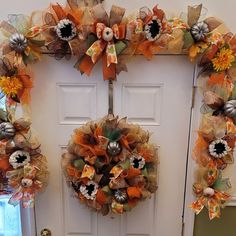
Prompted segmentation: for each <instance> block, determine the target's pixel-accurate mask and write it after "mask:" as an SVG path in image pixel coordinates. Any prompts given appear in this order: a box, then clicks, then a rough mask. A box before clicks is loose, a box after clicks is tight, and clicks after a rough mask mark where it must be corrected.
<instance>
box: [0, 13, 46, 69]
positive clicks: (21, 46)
mask: <svg viewBox="0 0 236 236" xmlns="http://www.w3.org/2000/svg"><path fill="white" fill-rule="evenodd" d="M33 18H34V14H32V16H31V17H27V16H24V15H9V18H8V21H2V22H1V24H0V31H1V33H2V35H3V37H4V38H5V39H4V41H3V43H2V46H1V48H2V53H3V55H10V54H12V53H13V54H14V63H15V64H16V65H21V64H22V62H23V63H24V65H28V64H30V63H34V62H36V61H38V60H39V59H40V54H41V53H40V52H41V49H42V47H43V46H44V44H45V41H44V39H43V38H42V35H41V33H42V31H43V30H44V28H43V27H41V26H37V25H35V22H34V19H33Z"/></svg>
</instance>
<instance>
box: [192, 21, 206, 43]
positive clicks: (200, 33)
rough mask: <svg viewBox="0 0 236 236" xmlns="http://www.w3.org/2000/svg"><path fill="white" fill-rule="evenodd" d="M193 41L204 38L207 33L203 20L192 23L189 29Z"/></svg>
mask: <svg viewBox="0 0 236 236" xmlns="http://www.w3.org/2000/svg"><path fill="white" fill-rule="evenodd" d="M190 32H191V34H192V36H193V38H194V40H195V41H201V40H204V39H205V37H206V35H207V34H208V33H209V28H208V25H207V24H206V23H205V22H203V21H202V22H198V23H196V24H194V25H193V26H192V28H191V30H190Z"/></svg>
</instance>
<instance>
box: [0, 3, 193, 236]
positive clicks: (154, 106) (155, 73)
mask: <svg viewBox="0 0 236 236" xmlns="http://www.w3.org/2000/svg"><path fill="white" fill-rule="evenodd" d="M39 2H40V3H39ZM49 2H50V1H49V0H44V1H29V0H21V1H19V2H18V1H17V3H16V2H15V1H14V0H8V1H7V2H6V3H4V5H5V6H4V7H2V8H1V10H0V11H1V13H2V14H1V15H2V16H6V12H11V13H12V12H14V13H18V12H23V13H27V12H31V11H32V10H35V9H38V8H43V7H47V6H48V4H49ZM58 2H60V3H62V2H63V0H61V1H58ZM108 2H109V4H108V5H109V6H110V5H111V3H112V2H114V3H116V1H108ZM122 2H124V1H122ZM127 4H128V9H129V10H131V9H132V8H134V6H133V5H134V1H132V3H131V2H130V3H127V2H126V6H127ZM145 4H146V1H144V0H143V1H139V2H138V3H136V2H135V8H138V7H141V6H143V5H145ZM154 4H155V1H149V4H148V5H149V6H153V5H154ZM128 70H129V72H128V73H121V75H120V76H119V77H118V81H117V82H115V84H114V112H115V114H116V115H119V116H120V117H122V116H128V118H129V121H130V122H134V123H138V124H140V125H142V127H143V128H144V129H147V130H150V132H152V133H153V135H152V139H151V140H152V142H155V143H157V144H158V145H159V146H160V150H159V154H160V166H159V189H158V192H157V194H156V195H155V196H153V198H152V199H150V200H148V201H146V202H143V203H141V204H139V205H138V206H137V207H136V208H135V209H133V211H132V212H130V213H128V214H127V215H124V216H121V217H120V216H115V217H107V216H106V217H104V216H101V215H97V214H96V213H94V212H92V211H90V210H89V209H88V208H86V207H85V206H84V205H81V204H80V203H79V202H78V201H77V200H76V199H75V198H74V197H73V193H72V191H71V190H70V189H68V187H67V186H66V184H65V183H64V179H63V176H62V171H61V166H60V161H61V154H62V153H63V151H64V150H65V147H66V145H67V142H68V140H69V139H70V135H71V134H72V132H73V130H74V129H75V128H76V127H78V126H80V125H83V124H84V123H85V122H87V121H89V120H94V119H99V118H101V117H103V116H104V115H106V114H107V109H108V85H107V82H104V81H103V80H102V74H101V67H99V66H98V67H97V68H96V69H95V70H94V72H93V74H92V76H91V77H90V78H86V77H82V76H81V75H80V73H79V72H77V71H76V70H74V69H73V62H66V61H59V62H58V61H55V60H54V59H53V58H48V57H46V56H45V57H44V58H43V60H42V62H40V63H38V64H37V65H35V66H34V72H35V77H36V79H35V88H34V89H33V98H32V100H33V102H32V106H33V109H32V110H33V127H34V128H35V129H36V130H37V131H38V134H39V138H40V141H41V143H42V151H43V153H44V154H45V155H46V156H47V157H48V162H49V170H50V182H49V185H48V188H47V190H46V191H45V192H44V193H43V194H42V195H40V196H38V198H37V203H36V225H37V231H38V233H39V232H40V231H41V229H43V228H48V229H50V230H51V231H52V235H53V236H69V235H76V236H85V235H86V236H111V235H112V236H138V235H139V236H179V235H180V234H181V220H182V219H181V215H182V205H183V199H184V177H185V162H186V156H187V146H188V131H189V122H190V110H191V93H192V89H191V88H192V76H193V65H191V64H190V63H189V62H188V59H187V57H186V56H164V55H163V56H158V57H154V59H153V60H152V61H151V62H148V61H146V59H145V58H144V57H139V56H137V57H135V58H133V60H132V61H131V62H129V63H128ZM24 236H26V235H24ZM27 236H28V235H27Z"/></svg>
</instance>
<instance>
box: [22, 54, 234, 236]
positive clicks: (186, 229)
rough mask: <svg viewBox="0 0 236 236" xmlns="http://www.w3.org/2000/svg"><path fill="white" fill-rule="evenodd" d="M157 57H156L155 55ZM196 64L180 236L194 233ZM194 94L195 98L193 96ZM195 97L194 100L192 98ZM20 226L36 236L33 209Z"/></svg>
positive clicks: (198, 98) (197, 115) (198, 99)
mask: <svg viewBox="0 0 236 236" xmlns="http://www.w3.org/2000/svg"><path fill="white" fill-rule="evenodd" d="M161 55H162V56H165V55H167V56H172V55H173V56H182V55H185V54H178V55H176V54H161ZM156 56H157V55H156ZM186 56H187V55H186ZM197 70H198V67H197V63H196V64H195V65H194V71H193V77H192V80H193V95H192V96H193V103H194V106H192V108H191V109H190V110H189V116H190V119H189V122H190V125H189V139H188V143H189V144H188V150H186V151H187V156H186V179H185V181H186V186H185V187H186V188H185V189H184V194H185V195H184V197H185V199H184V201H183V215H182V222H183V224H182V236H189V235H193V232H194V219H195V214H194V213H193V211H192V210H191V209H190V208H189V204H190V203H191V202H192V201H194V196H193V194H192V184H193V182H194V170H195V163H194V161H193V160H192V149H193V146H194V143H195V140H196V135H195V133H196V130H197V129H198V127H199V121H200V112H199V108H200V106H201V96H199V95H198V94H197V92H196V90H197V85H196V80H197V73H198V72H197ZM194 94H196V95H197V96H195V95H194ZM194 97H195V98H194ZM234 205H236V197H235V201H234ZM20 211H21V224H22V235H24V236H29V235H30V236H33V235H35V236H37V232H38V229H37V220H36V213H35V207H34V208H23V207H22V206H21V208H20Z"/></svg>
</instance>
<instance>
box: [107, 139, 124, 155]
mask: <svg viewBox="0 0 236 236" xmlns="http://www.w3.org/2000/svg"><path fill="white" fill-rule="evenodd" d="M107 152H108V154H110V155H111V156H117V155H118V154H119V153H120V152H121V146H120V144H119V142H116V141H112V142H109V143H108V146H107Z"/></svg>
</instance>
